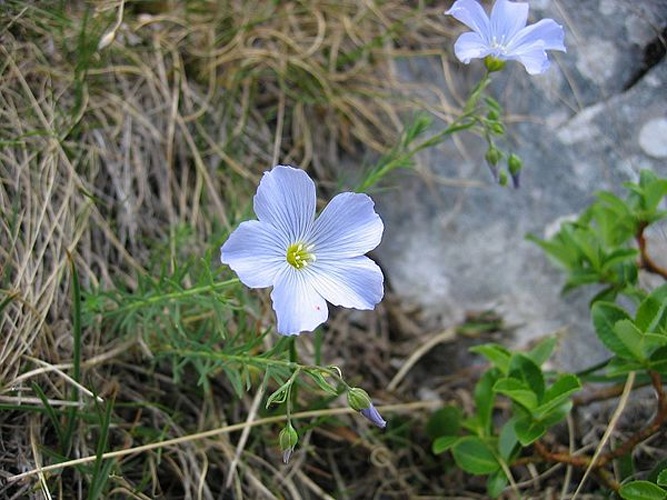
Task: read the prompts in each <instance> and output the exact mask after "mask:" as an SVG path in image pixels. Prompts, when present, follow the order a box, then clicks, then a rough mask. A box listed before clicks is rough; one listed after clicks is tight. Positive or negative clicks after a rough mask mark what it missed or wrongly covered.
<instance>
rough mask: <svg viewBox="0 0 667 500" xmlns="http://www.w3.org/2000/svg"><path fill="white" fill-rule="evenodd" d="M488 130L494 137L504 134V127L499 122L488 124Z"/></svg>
mask: <svg viewBox="0 0 667 500" xmlns="http://www.w3.org/2000/svg"><path fill="white" fill-rule="evenodd" d="M489 130H490V131H491V133H492V134H494V135H503V134H504V133H505V126H504V125H503V124H502V123H500V122H491V123H489Z"/></svg>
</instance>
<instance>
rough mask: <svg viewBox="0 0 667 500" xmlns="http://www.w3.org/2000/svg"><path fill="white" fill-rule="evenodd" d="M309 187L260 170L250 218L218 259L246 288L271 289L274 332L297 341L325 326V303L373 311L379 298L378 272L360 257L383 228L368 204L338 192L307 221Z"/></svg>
mask: <svg viewBox="0 0 667 500" xmlns="http://www.w3.org/2000/svg"><path fill="white" fill-rule="evenodd" d="M315 205H316V193H315V183H314V182H313V181H312V180H311V179H310V177H309V176H308V174H306V172H304V171H303V170H300V169H297V168H293V167H289V166H284V165H278V166H276V167H274V168H273V169H272V170H271V171H269V172H265V173H264V176H263V177H262V180H261V181H260V183H259V187H258V188H257V194H256V195H255V198H254V209H255V214H256V215H257V219H258V220H250V221H245V222H242V223H241V224H240V225H239V227H238V228H237V229H236V230H235V231H234V232H233V233H232V234H231V235H230V236H229V239H228V240H227V241H226V242H225V244H224V245H223V246H222V248H221V260H222V262H223V263H224V264H228V265H229V266H230V267H231V268H232V269H233V270H234V271H235V272H236V273H237V274H238V276H239V279H240V280H241V281H242V282H243V283H244V284H245V285H246V286H249V287H250V288H266V287H273V290H272V292H271V299H272V301H273V309H274V310H275V312H276V317H277V323H278V325H277V331H278V333H280V334H282V335H297V334H299V333H300V332H302V331H312V330H314V329H315V328H316V327H317V326H318V325H320V324H322V323H324V322H325V321H326V320H327V317H328V315H329V311H328V308H327V304H326V301H329V302H331V303H332V304H334V305H337V306H343V307H351V308H354V309H373V308H374V307H375V305H376V304H377V303H378V302H379V301H380V300H381V299H382V296H383V294H384V285H383V283H384V278H383V275H382V271H381V270H380V268H379V267H378V266H377V264H375V263H374V262H373V261H372V260H371V259H369V258H368V257H366V256H365V255H364V254H365V253H366V252H369V251H371V250H373V249H374V248H375V247H376V246H377V245H379V243H380V240H381V239H382V232H383V231H384V225H383V223H382V220H381V219H380V217H379V215H378V214H377V213H376V212H375V210H374V203H373V200H371V198H370V197H369V196H367V195H365V194H361V193H340V194H338V195H336V196H335V197H334V198H333V199H332V200H331V202H330V203H329V204H328V205H327V206H326V207H325V208H324V210H323V211H322V213H321V214H320V215H319V217H317V218H316V217H315V208H316V207H315Z"/></svg>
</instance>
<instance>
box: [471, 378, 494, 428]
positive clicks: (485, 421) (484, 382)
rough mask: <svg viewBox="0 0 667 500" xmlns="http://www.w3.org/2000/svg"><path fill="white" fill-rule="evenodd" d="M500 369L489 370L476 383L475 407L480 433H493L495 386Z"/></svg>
mask: <svg viewBox="0 0 667 500" xmlns="http://www.w3.org/2000/svg"><path fill="white" fill-rule="evenodd" d="M498 377H499V372H498V370H489V371H487V372H485V373H484V375H482V377H481V378H480V379H479V381H478V382H477V384H476V385H475V407H476V410H477V411H476V416H477V419H478V425H479V428H478V429H476V431H477V433H478V434H481V435H489V434H490V433H491V427H492V421H491V417H492V415H493V403H494V401H495V394H494V392H493V386H494V385H495V383H496V380H498Z"/></svg>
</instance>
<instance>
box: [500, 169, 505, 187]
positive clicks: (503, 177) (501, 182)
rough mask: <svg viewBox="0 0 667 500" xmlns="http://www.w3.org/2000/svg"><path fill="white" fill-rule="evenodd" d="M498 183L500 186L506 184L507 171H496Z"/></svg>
mask: <svg viewBox="0 0 667 500" xmlns="http://www.w3.org/2000/svg"><path fill="white" fill-rule="evenodd" d="M498 184H500V185H501V186H507V172H505V171H504V170H501V171H500V172H498Z"/></svg>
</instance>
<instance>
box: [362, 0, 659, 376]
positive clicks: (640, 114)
mask: <svg viewBox="0 0 667 500" xmlns="http://www.w3.org/2000/svg"><path fill="white" fill-rule="evenodd" d="M532 4H533V7H534V9H532V10H531V14H532V16H533V19H537V18H542V17H552V18H554V19H556V20H557V21H558V22H560V23H562V24H564V25H565V27H566V33H567V35H566V45H567V47H568V52H567V53H566V54H555V55H554V54H552V57H551V59H552V63H553V64H552V66H551V68H550V69H549V71H548V72H547V73H546V74H545V75H540V76H537V77H530V76H529V75H528V74H527V73H526V72H525V71H524V69H523V67H522V66H520V65H519V64H518V63H510V64H509V65H508V68H506V70H505V71H503V72H502V74H499V75H496V76H494V82H493V83H492V85H491V92H492V93H493V95H495V96H496V97H497V98H498V99H499V101H500V102H501V103H502V104H503V106H504V107H505V110H506V113H507V114H508V116H510V117H512V119H511V120H508V131H509V134H510V135H509V136H508V137H507V140H506V141H505V142H504V144H503V146H504V148H505V149H507V150H511V151H514V152H516V153H518V154H519V155H520V156H521V157H522V159H523V160H524V164H525V166H526V168H525V169H524V172H523V173H522V179H521V182H522V187H521V189H518V190H513V189H507V188H501V187H499V186H497V185H495V184H494V182H493V181H492V179H491V176H490V174H489V172H488V169H487V167H486V166H485V163H484V153H485V150H486V147H485V143H484V142H483V141H481V140H479V139H478V138H476V137H472V136H470V135H465V136H464V135H459V136H457V140H456V141H449V142H446V143H445V144H443V145H441V146H440V147H438V148H437V149H433V150H431V151H428V152H427V153H426V154H424V155H423V156H421V157H420V164H421V165H422V167H423V168H421V169H419V170H418V171H419V172H420V175H414V174H407V175H406V174H397V175H395V176H394V177H393V178H392V179H390V181H389V183H388V184H390V185H393V186H397V187H399V188H400V189H393V190H392V189H390V190H387V191H385V192H383V193H381V194H376V195H375V198H376V201H377V204H378V209H379V211H380V213H381V214H382V216H383V218H384V220H385V224H386V232H385V237H384V241H383V243H382V245H381V246H380V247H379V248H378V250H377V252H376V253H377V255H378V257H379V259H380V261H381V262H382V263H383V265H384V267H385V269H386V274H387V277H388V280H389V282H390V283H391V285H392V287H393V288H394V290H395V291H396V292H397V293H398V295H399V296H400V297H402V298H403V299H404V300H407V301H409V302H412V303H415V304H418V305H420V306H422V308H423V309H424V310H425V312H426V313H427V314H428V315H430V317H431V318H436V319H437V320H438V321H439V322H441V323H442V324H443V325H450V324H452V323H453V322H457V321H460V320H461V319H462V318H463V315H464V313H465V312H467V311H480V310H485V309H493V310H495V311H496V312H499V313H500V314H501V315H502V316H503V317H504V318H505V321H506V322H507V323H508V324H510V325H514V326H516V327H517V329H516V337H515V338H514V339H511V340H510V339H508V342H509V343H511V344H513V345H525V344H526V343H528V342H530V341H531V340H533V339H535V338H539V337H542V336H545V335H548V334H552V333H554V332H557V331H558V332H562V341H561V345H560V350H559V352H558V354H557V356H556V363H557V365H558V366H559V367H560V368H562V369H578V368H582V367H585V366H589V365H591V364H592V363H594V362H596V361H599V360H602V359H604V358H605V357H606V356H607V352H606V351H605V350H604V348H602V346H601V345H600V344H599V342H598V341H597V338H596V337H595V335H594V332H593V330H592V327H591V324H590V318H589V313H588V300H589V299H590V297H591V296H592V295H593V291H591V290H581V291H576V292H574V293H572V294H568V295H566V296H563V295H561V293H560V291H561V287H562V285H563V282H564V275H563V273H561V272H560V271H559V270H558V269H557V268H556V267H555V266H554V265H553V264H551V263H550V262H548V261H547V259H546V257H545V255H544V254H543V253H542V252H541V250H540V249H539V248H537V247H536V246H535V245H534V244H532V243H529V242H527V241H526V240H525V235H526V233H528V232H531V233H534V234H536V235H537V236H540V237H543V236H544V235H545V231H547V229H548V228H550V227H551V228H553V227H554V225H556V226H557V223H558V221H559V219H560V218H562V217H565V216H570V215H572V214H576V213H578V212H579V211H581V210H582V209H583V208H584V207H585V206H587V205H588V204H589V203H590V202H591V201H592V200H593V196H594V193H595V191H597V190H600V189H612V190H614V191H621V188H620V185H621V183H622V182H623V181H627V180H635V179H636V177H637V172H638V171H639V170H640V169H643V168H649V169H653V170H654V171H655V172H658V173H660V174H661V175H667V162H666V161H665V158H666V157H667V149H666V148H667V133H666V129H667V60H666V59H665V57H664V54H663V56H662V57H661V58H657V59H658V60H655V59H656V57H653V59H651V57H648V59H646V58H645V52H646V51H647V50H649V52H650V50H652V49H651V47H652V46H651V44H652V43H654V42H655V40H656V39H658V37H659V35H661V34H664V32H665V29H666V28H667V0H652V1H649V0H645V1H642V2H627V1H624V0H600V1H599V2H598V1H588V2H580V1H578V0H559V1H558V2H556V1H555V0H554V1H549V0H541V1H535V2H532ZM443 22H445V20H444V19H443ZM658 54H659V52H658ZM650 55H651V54H649V56H650ZM452 60H453V58H452ZM451 64H452V65H453V73H454V75H455V78H456V87H457V88H456V89H455V90H456V91H457V92H458V93H459V94H460V95H465V89H470V88H471V86H472V84H474V82H475V76H478V75H479V74H480V73H479V68H480V66H481V63H479V62H473V63H472V64H471V65H470V66H464V65H462V64H459V63H457V62H452V63H451ZM441 67H442V66H441V61H440V60H439V59H438V60H435V59H426V58H425V59H422V60H417V61H415V60H412V61H409V62H405V63H404V64H401V65H399V67H398V68H397V72H398V74H400V75H401V77H402V78H404V79H405V80H406V81H409V82H411V83H419V82H424V83H429V84H438V85H439V86H440V87H441V88H442V89H444V91H445V92H448V91H447V90H446V89H447V86H446V85H445V82H444V78H443V77H442V74H441V73H442V72H441ZM433 105H434V106H436V105H437V103H436V102H434V103H433ZM440 126H441V125H440ZM470 181H472V182H470Z"/></svg>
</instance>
